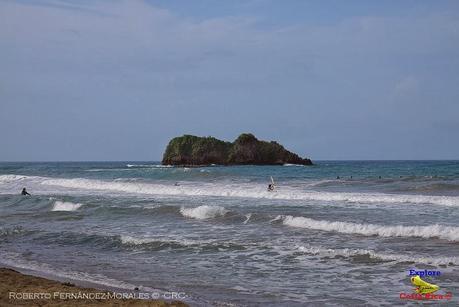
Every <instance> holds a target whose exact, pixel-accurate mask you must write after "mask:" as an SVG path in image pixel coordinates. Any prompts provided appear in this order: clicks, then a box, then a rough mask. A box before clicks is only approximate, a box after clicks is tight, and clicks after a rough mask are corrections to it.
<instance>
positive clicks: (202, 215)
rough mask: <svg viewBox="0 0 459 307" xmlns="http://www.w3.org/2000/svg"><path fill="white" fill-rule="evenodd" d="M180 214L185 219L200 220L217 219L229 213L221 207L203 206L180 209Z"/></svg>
mask: <svg viewBox="0 0 459 307" xmlns="http://www.w3.org/2000/svg"><path fill="white" fill-rule="evenodd" d="M180 213H181V214H182V215H183V216H185V217H191V218H194V219H198V220H204V219H211V218H216V217H218V216H224V215H225V214H226V213H228V210H226V209H225V208H224V207H220V206H208V205H203V206H199V207H196V208H185V207H182V208H181V209H180Z"/></svg>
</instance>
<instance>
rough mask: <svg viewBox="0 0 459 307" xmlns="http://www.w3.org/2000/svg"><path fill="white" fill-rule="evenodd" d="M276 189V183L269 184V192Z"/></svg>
mask: <svg viewBox="0 0 459 307" xmlns="http://www.w3.org/2000/svg"><path fill="white" fill-rule="evenodd" d="M271 191H274V184H272V183H270V184H268V192H271Z"/></svg>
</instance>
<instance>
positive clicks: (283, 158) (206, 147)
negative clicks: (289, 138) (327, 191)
mask: <svg viewBox="0 0 459 307" xmlns="http://www.w3.org/2000/svg"><path fill="white" fill-rule="evenodd" d="M286 163H289V164H301V165H312V162H311V160H309V159H302V158H301V157H299V156H298V155H297V154H294V153H292V152H290V151H288V150H286V149H285V148H284V147H283V146H282V145H280V144H279V143H277V142H274V141H271V142H266V141H260V140H258V139H257V138H256V137H255V136H254V135H253V134H250V133H243V134H241V135H240V136H239V137H238V138H237V139H236V140H235V141H234V142H233V143H230V142H224V141H221V140H218V139H216V138H214V137H198V136H194V135H184V136H181V137H176V138H173V139H172V140H171V141H170V142H169V144H168V145H167V148H166V151H165V152H164V155H163V161H162V164H164V165H181V166H199V165H210V164H219V165H282V164H286Z"/></svg>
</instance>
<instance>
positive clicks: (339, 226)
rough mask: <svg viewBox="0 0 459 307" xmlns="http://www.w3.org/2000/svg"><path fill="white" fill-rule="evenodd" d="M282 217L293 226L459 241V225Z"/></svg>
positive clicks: (352, 232) (287, 223)
mask: <svg viewBox="0 0 459 307" xmlns="http://www.w3.org/2000/svg"><path fill="white" fill-rule="evenodd" d="M281 219H282V222H283V224H284V225H288V226H291V227H299V228H307V229H315V230H323V231H335V232H339V233H348V234H360V235H364V236H380V237H422V238H440V239H444V240H448V241H459V227H452V226H444V225H438V224H434V225H429V226H401V225H398V226H389V225H375V224H357V223H349V222H331V221H326V220H314V219H310V218H306V217H293V216H291V215H287V216H282V217H281Z"/></svg>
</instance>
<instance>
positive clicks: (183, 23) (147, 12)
mask: <svg viewBox="0 0 459 307" xmlns="http://www.w3.org/2000/svg"><path fill="white" fill-rule="evenodd" d="M458 50H459V1H293V0H289V1H271V0H252V1H211V0H206V1H198V0H194V1H177V0H172V1H140V0H134V1H127V0H116V1H102V0H96V1H89V0H83V1H76V0H75V1H69V0H67V1H47V0H42V1H39V0H35V1H11V0H6V1H5V0H3V1H2V0H0V142H1V147H0V148H1V150H0V161H56V160H67V161H68V160H73V161H76V160H160V159H161V156H162V152H163V150H164V148H165V146H166V144H167V142H168V140H169V139H170V138H171V137H174V136H177V135H182V134H185V133H186V134H196V135H212V136H215V137H218V138H221V139H225V140H233V139H235V138H236V137H237V136H238V135H239V134H240V133H242V132H252V133H254V134H255V135H256V136H258V137H259V138H261V139H267V140H277V141H279V142H280V143H281V144H284V145H285V146H286V147H287V148H288V149H290V150H292V151H295V152H297V153H299V154H300V155H302V156H307V157H310V158H312V159H313V160H314V159H316V160H318V159H459V142H458V135H459V52H458Z"/></svg>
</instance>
